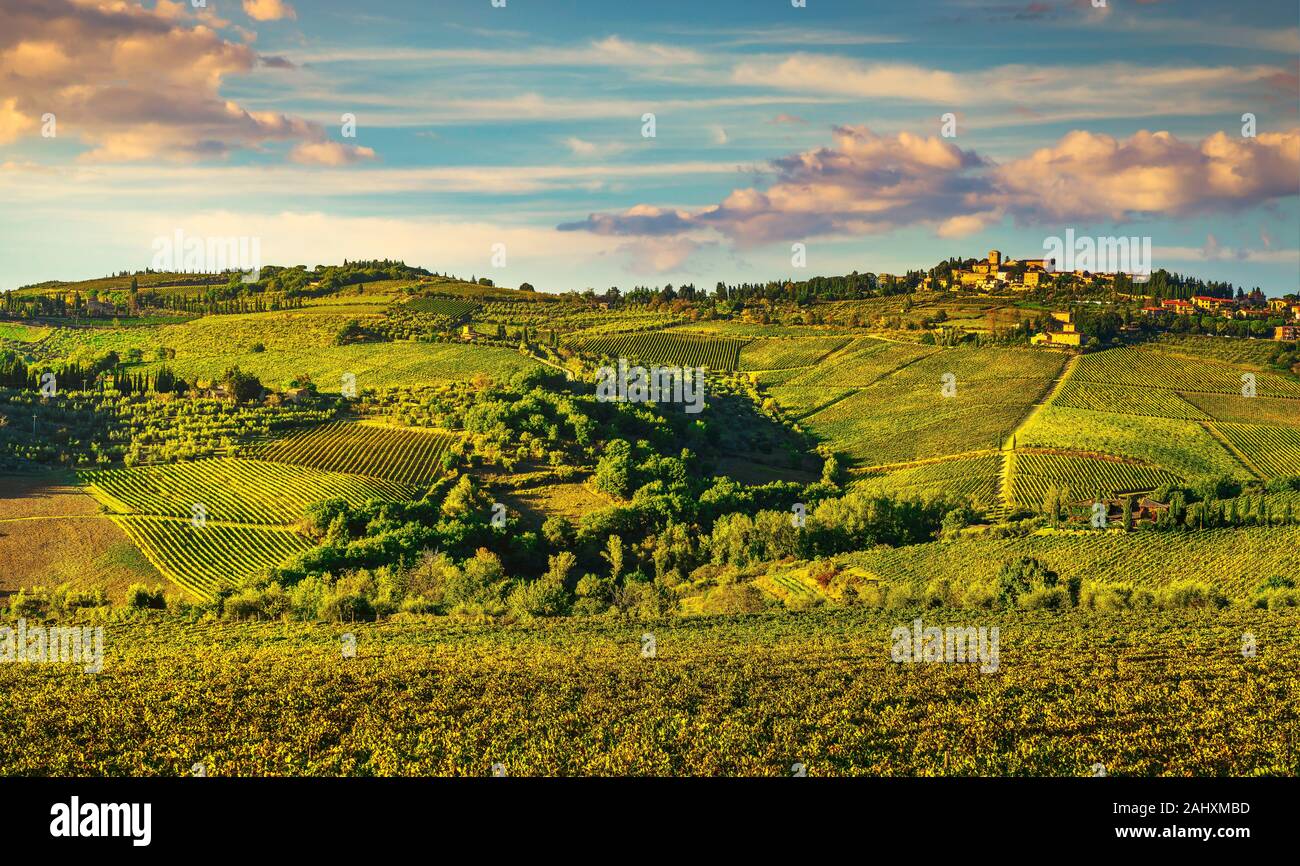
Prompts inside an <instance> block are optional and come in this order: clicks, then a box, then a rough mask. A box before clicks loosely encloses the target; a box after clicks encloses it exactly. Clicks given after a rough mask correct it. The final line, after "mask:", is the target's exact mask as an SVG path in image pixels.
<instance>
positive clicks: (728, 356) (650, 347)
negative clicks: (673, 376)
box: [578, 331, 746, 372]
mask: <svg viewBox="0 0 1300 866" xmlns="http://www.w3.org/2000/svg"><path fill="white" fill-rule="evenodd" d="M745 342H746V341H745V340H732V339H728V338H726V337H697V336H691V335H687V334H673V333H666V332H663V331H659V332H653V333H639V334H623V335H619V336H609V337H588V338H585V339H582V340H580V341H579V342H578V348H581V349H582V350H583V351H586V352H593V353H595V354H598V355H606V356H608V357H610V358H627V359H629V360H631V361H640V362H643V363H647V364H665V365H670V366H674V367H708V368H709V369H711V370H721V371H728V372H729V371H732V370H735V369H737V368H738V367H739V365H740V350H741V348H742V347H743V346H744V345H745Z"/></svg>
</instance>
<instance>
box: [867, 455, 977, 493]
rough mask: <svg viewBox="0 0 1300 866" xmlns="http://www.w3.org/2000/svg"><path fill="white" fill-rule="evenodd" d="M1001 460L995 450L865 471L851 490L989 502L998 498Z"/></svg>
mask: <svg viewBox="0 0 1300 866" xmlns="http://www.w3.org/2000/svg"><path fill="white" fill-rule="evenodd" d="M1001 471H1002V460H1001V458H1000V457H999V456H998V455H996V454H989V455H985V456H981V457H971V458H964V459H959V460H942V461H936V462H933V463H921V464H918V465H915V466H906V467H901V468H898V469H893V470H890V471H887V472H883V473H879V474H872V475H866V476H864V477H862V478H861V479H860V480H858V481H855V482H854V484H853V489H854V490H863V491H867V492H871V493H888V494H893V495H898V496H912V497H917V498H926V497H930V496H941V495H942V496H948V497H952V498H957V499H971V500H974V501H977V502H982V503H985V504H992V503H994V502H995V500H996V499H997V484H998V477H999V475H1000V473H1001Z"/></svg>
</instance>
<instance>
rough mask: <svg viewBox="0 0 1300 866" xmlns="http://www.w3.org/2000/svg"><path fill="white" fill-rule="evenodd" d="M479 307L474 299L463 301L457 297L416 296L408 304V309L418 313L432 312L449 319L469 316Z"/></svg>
mask: <svg viewBox="0 0 1300 866" xmlns="http://www.w3.org/2000/svg"><path fill="white" fill-rule="evenodd" d="M478 307H479V305H478V304H476V303H474V302H473V301H463V300H459V299H456V298H416V299H415V300H414V301H411V302H410V303H408V304H406V308H407V309H408V310H412V311H414V312H417V313H432V314H433V315H435V316H446V317H447V318H449V319H459V318H461V317H462V316H468V315H469V314H470V313H472V312H474V311H475V310H477V309H478Z"/></svg>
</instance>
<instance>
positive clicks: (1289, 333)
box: [1273, 324, 1300, 342]
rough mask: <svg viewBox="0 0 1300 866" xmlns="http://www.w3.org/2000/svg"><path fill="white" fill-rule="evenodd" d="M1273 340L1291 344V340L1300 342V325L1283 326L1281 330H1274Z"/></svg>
mask: <svg viewBox="0 0 1300 866" xmlns="http://www.w3.org/2000/svg"><path fill="white" fill-rule="evenodd" d="M1273 339H1274V340H1281V341H1284V342H1289V341H1291V340H1300V324H1297V325H1282V326H1281V327H1280V328H1274V329H1273Z"/></svg>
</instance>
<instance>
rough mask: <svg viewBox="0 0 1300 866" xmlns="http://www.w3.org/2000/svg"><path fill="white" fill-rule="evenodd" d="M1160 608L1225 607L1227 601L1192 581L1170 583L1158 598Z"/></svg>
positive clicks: (1212, 590)
mask: <svg viewBox="0 0 1300 866" xmlns="http://www.w3.org/2000/svg"><path fill="white" fill-rule="evenodd" d="M1158 599H1159V602H1160V606H1161V607H1167V608H1208V607H1216V608H1217V607H1227V605H1228V599H1227V597H1226V596H1224V595H1223V593H1221V592H1219V591H1218V590H1217V589H1214V588H1213V587H1211V586H1209V585H1207V584H1204V583H1198V582H1196V581H1192V580H1185V581H1180V582H1178V583H1171V584H1170V585H1169V586H1167V587H1165V588H1164V589H1162V590H1161V591H1160V593H1159V596H1158Z"/></svg>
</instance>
